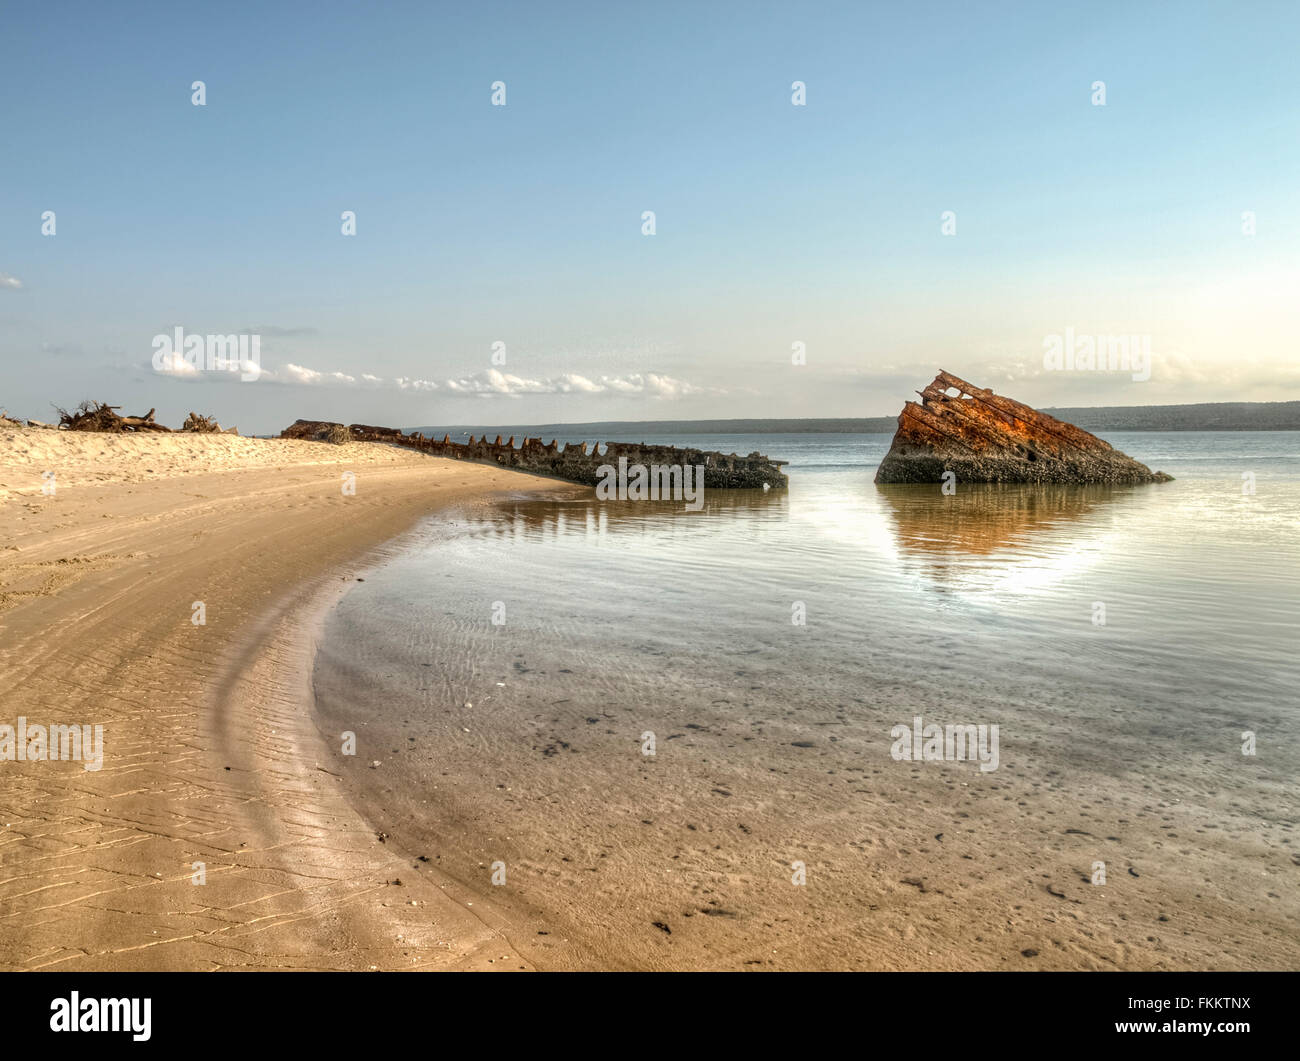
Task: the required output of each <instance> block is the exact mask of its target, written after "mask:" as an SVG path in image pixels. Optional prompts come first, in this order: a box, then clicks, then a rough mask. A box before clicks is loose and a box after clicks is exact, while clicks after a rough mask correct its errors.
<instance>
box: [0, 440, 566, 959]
mask: <svg viewBox="0 0 1300 1061" xmlns="http://www.w3.org/2000/svg"><path fill="white" fill-rule="evenodd" d="M47 471H53V472H54V473H55V479H54V481H55V484H56V490H55V493H54V494H53V495H52V496H50V495H47V494H43V493H42V485H43V484H45V483H48V479H45V478H43V473H45V472H47ZM344 471H352V472H353V473H354V474H355V476H356V492H355V495H354V496H350V497H345V496H343V494H342V490H341V477H342V473H343V472H344ZM555 488H556V484H555V483H553V482H550V481H546V480H541V479H535V478H533V477H530V476H523V475H519V474H516V473H509V472H504V471H497V470H495V469H493V468H490V467H486V466H479V465H462V464H459V463H458V462H455V461H444V460H438V459H435V458H429V457H424V456H422V455H419V454H413V453H408V452H405V451H400V450H397V449H393V448H389V447H384V446H377V445H361V444H353V445H348V446H344V447H335V446H329V445H325V444H320V443H310V442H288V441H282V440H255V439H240V438H234V437H230V436H153V435H144V436H136V435H132V436H107V435H93V434H85V435H74V434H71V433H67V432H54V431H41V430H34V429H18V428H11V427H9V426H7V425H6V426H4V427H3V428H0V687H3V688H4V690H5V697H4V704H5V710H4V712H3V715H2V716H0V723H7V724H9V725H16V721H17V719H18V717H20V716H22V717H25V718H26V719H27V720H28V722H29V724H41V725H51V724H76V725H97V724H98V725H102V726H103V734H104V737H103V740H104V755H103V765H102V768H101V769H99V770H93V771H91V770H86V769H85V768H84V765H83V764H82V763H79V762H72V761H67V762H16V761H13V762H0V968H3V969H9V970H23V969H56V970H75V969H108V970H123V969H363V970H364V969H418V968H442V967H453V968H470V969H494V968H498V969H499V968H519V967H521V966H527V965H528V963H527V962H526V961H525V960H523V959H521V958H520V957H519V956H518V954H517V953H516V951H515V949H514V947H513V946H512V945H511V943H510V942H509V941H508V940H507V939H506V938H505V936H504V935H503V933H502V931H501V930H500V927H499V925H498V924H497V923H496V922H495V921H494V919H493V916H492V913H491V911H490V910H487V909H485V908H484V906H483V904H482V903H478V904H476V905H475V906H470V905H467V903H473V898H472V897H471V898H469V899H468V900H467V899H466V898H465V897H464V896H462V895H461V893H460V892H459V890H458V889H457V887H456V886H455V885H454V883H452V882H450V881H449V880H448V879H443V878H440V877H439V876H438V875H436V874H433V873H427V872H426V873H424V874H419V875H417V874H415V873H413V872H412V871H411V868H410V866H409V865H408V864H407V863H406V862H405V861H404V860H403V859H402V858H401V857H400V856H399V855H398V854H396V853H395V851H394V850H393V848H391V847H390V846H388V845H386V844H385V843H383V842H381V841H380V839H379V838H378V836H377V833H376V830H375V829H374V828H373V827H372V826H371V825H370V824H368V823H367V822H366V821H365V820H364V819H363V818H362V817H361V815H360V814H359V813H358V812H357V811H356V810H355V809H354V808H353V807H352V806H351V805H350V804H349V802H348V801H347V800H346V799H345V798H344V796H343V794H342V793H341V791H340V779H339V777H338V776H337V774H336V773H335V772H332V771H331V770H330V769H329V768H328V767H327V766H326V763H327V761H328V759H329V758H330V753H329V751H328V750H327V749H326V748H325V747H324V746H323V744H322V741H321V737H320V734H319V731H318V730H317V728H316V726H315V724H314V722H313V720H312V718H311V713H310V701H309V696H310V686H309V680H308V679H309V673H310V665H311V660H312V654H313V648H314V638H315V636H316V632H317V630H318V628H319V623H320V619H321V617H322V616H323V614H324V613H325V611H327V610H328V608H329V607H330V606H331V605H332V603H333V602H334V601H336V600H337V599H338V597H339V595H340V594H341V592H342V591H343V590H344V589H346V588H347V586H349V585H351V584H353V583H352V580H353V579H354V578H356V577H358V576H357V572H358V571H359V570H360V566H359V565H361V564H362V563H363V562H365V561H366V560H367V559H373V558H375V557H376V556H378V555H382V550H380V551H379V552H377V551H376V550H377V547H378V546H379V545H380V543H392V542H394V541H396V540H400V535H401V534H402V533H403V532H405V531H406V530H408V528H410V527H411V526H412V524H413V523H414V522H415V521H417V520H418V519H420V518H421V517H425V516H428V515H429V514H430V513H432V512H435V511H437V510H439V509H440V508H441V507H442V506H444V505H448V504H452V503H455V504H458V505H462V506H463V505H471V506H472V505H474V504H476V503H480V502H482V501H483V500H484V499H487V498H490V497H492V496H495V495H497V494H498V493H499V492H501V491H507V490H508V491H512V492H518V491H546V490H552V489H555ZM390 547H391V546H390ZM195 602H203V604H204V607H205V609H206V615H205V619H206V622H205V624H204V625H194V624H193V623H192V621H191V619H192V616H193V614H194V604H195ZM198 863H201V864H202V865H201V866H197V865H196V864H198ZM200 873H202V874H203V875H204V877H205V883H203V884H202V885H199V884H196V883H195V880H196V876H197V875H198V874H200ZM399 881H400V883H398V882H399Z"/></svg>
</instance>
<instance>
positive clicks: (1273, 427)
mask: <svg viewBox="0 0 1300 1061" xmlns="http://www.w3.org/2000/svg"><path fill="white" fill-rule="evenodd" d="M1042 412H1045V413H1047V415H1048V416H1054V417H1056V419H1058V420H1065V421H1066V422H1068V423H1071V424H1074V425H1075V426H1076V427H1081V428H1083V429H1084V430H1085V431H1094V432H1095V431H1300V401H1295V402H1207V403H1202V404H1197V405H1132V406H1129V405H1117V406H1097V407H1093V408H1082V409H1061V408H1044V409H1043V410H1042ZM897 426H898V417H897V416H867V417H843V418H833V419H832V418H814V417H808V418H799V417H789V418H766V419H759V418H752V419H734V420H725V419H717V420H598V421H592V422H588V423H578V424H526V425H513V426H511V425H500V424H489V425H471V424H453V425H446V426H444V425H427V424H426V425H424V426H418V427H408V428H403V429H402V430H403V431H406V432H408V433H409V432H413V431H420V432H423V433H424V434H425V435H426V436H432V437H441V436H442V435H443V434H450V435H451V436H452V437H453V438H454V437H456V436H457V435H462V434H471V435H476V436H477V435H483V434H487V435H489V436H495V435H497V434H502V435H506V434H511V433H513V434H515V435H522V434H527V435H528V436H529V437H530V438H538V437H542V438H551V437H556V436H561V435H568V436H573V437H575V438H576V437H578V436H580V435H585V436H587V437H588V438H589V439H596V438H599V439H602V440H603V439H612V438H613V437H614V436H615V435H618V434H626V433H628V432H631V433H633V434H638V433H643V434H646V435H668V434H689V435H760V434H893V432H894V429H895V428H896V427H897Z"/></svg>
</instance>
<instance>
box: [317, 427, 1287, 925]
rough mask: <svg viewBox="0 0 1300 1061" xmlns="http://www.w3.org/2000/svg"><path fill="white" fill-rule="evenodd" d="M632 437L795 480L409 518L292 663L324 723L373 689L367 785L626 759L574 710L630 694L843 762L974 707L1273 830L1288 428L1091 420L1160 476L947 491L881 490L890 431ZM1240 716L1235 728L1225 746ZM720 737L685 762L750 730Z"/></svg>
mask: <svg viewBox="0 0 1300 1061" xmlns="http://www.w3.org/2000/svg"><path fill="white" fill-rule="evenodd" d="M637 441H641V440H640V439H638V440H637ZM644 441H647V442H655V441H663V442H673V443H677V444H686V445H694V446H698V447H700V448H705V449H718V450H721V451H723V452H731V451H735V452H738V453H742V454H743V453H748V452H750V451H752V450H759V451H761V452H763V453H765V454H767V455H769V456H772V457H777V458H782V459H786V460H789V461H790V465H789V467H788V469H787V471H788V472H789V475H790V489H789V491H788V493H778V492H772V493H767V494H763V493H751V492H747V491H746V492H730V493H728V492H722V491H718V492H713V493H710V494H707V495H706V503H705V506H704V508H703V510H702V511H700V512H698V513H692V512H687V511H684V506H683V505H682V504H680V503H649V502H641V503H636V502H623V503H607V504H603V505H602V504H600V503H597V502H595V501H591V500H587V499H586V498H579V499H569V500H545V501H535V500H517V501H512V502H507V503H504V504H502V505H500V506H499V508H498V509H497V510H496V511H495V512H494V513H493V514H491V515H488V516H485V517H482V518H473V519H469V518H455V517H450V518H449V517H447V516H446V515H444V516H440V517H438V518H437V519H434V520H431V521H430V522H429V523H428V524H427V525H426V526H425V527H424V528H423V530H422V531H421V534H420V536H419V537H418V540H417V541H416V542H415V544H414V545H413V546H412V547H411V548H410V549H409V550H408V551H407V552H405V553H404V554H403V555H401V556H400V557H399V558H397V559H396V560H394V561H393V562H391V563H389V564H387V565H386V566H385V567H383V568H382V569H381V570H379V571H377V572H374V573H373V574H371V575H370V576H368V578H367V581H366V582H365V583H364V584H362V585H359V586H358V587H357V589H356V590H354V591H353V592H352V593H351V594H350V595H349V596H348V598H347V599H346V600H345V601H344V603H343V604H342V606H341V607H340V608H339V610H338V611H337V613H336V614H335V615H334V617H333V619H332V620H331V622H330V624H329V627H328V630H327V634H326V638H325V643H324V646H323V648H322V651H321V654H320V656H319V657H318V661H317V671H316V682H317V692H318V698H319V701H320V710H321V712H322V715H323V717H324V718H325V719H326V720H327V723H328V724H329V725H330V726H334V725H336V724H337V725H343V724H345V723H347V722H349V720H354V719H356V718H357V717H358V713H359V712H361V713H367V712H368V714H366V720H365V722H364V724H365V725H367V726H371V727H373V730H372V733H373V735H374V743H375V744H376V745H377V746H380V747H381V751H382V753H383V754H379V753H376V754H375V758H380V759H384V760H385V771H389V770H391V772H390V773H387V774H386V778H385V785H386V789H385V791H386V793H387V798H389V799H395V800H400V799H401V798H402V797H403V795H405V796H406V797H407V798H408V799H412V798H413V794H414V792H415V791H416V790H421V791H422V792H423V796H422V800H423V799H426V798H428V797H429V792H428V791H425V790H426V789H427V787H428V785H429V781H430V778H433V777H439V776H442V777H449V776H450V777H454V776H457V775H456V771H457V769H458V766H457V763H461V762H462V761H463V759H464V757H465V756H466V755H471V754H472V756H473V760H474V767H473V770H472V771H470V773H471V775H477V776H481V778H482V782H483V787H484V792H485V793H486V792H487V791H488V790H490V789H491V788H492V787H494V786H497V787H502V788H504V783H501V782H500V781H499V777H500V776H507V777H511V778H513V783H514V785H516V786H519V787H523V788H528V787H530V786H532V787H536V786H539V785H540V786H542V787H545V786H546V784H547V783H548V782H547V781H546V780H544V779H545V778H546V777H547V776H550V778H551V779H552V780H554V778H555V777H557V776H559V775H557V774H555V773H554V771H555V770H558V769H560V767H562V766H567V768H568V769H569V770H571V771H572V770H576V769H578V767H576V766H574V765H572V764H574V763H576V762H578V761H579V760H576V759H565V758H564V757H565V755H566V753H574V752H579V751H584V752H587V753H588V755H589V756H590V754H591V753H592V752H593V751H594V752H595V754H597V755H601V756H606V757H608V756H613V755H616V754H622V753H621V752H619V751H615V750H601V749H602V748H603V746H602V745H598V744H594V743H593V740H592V739H591V738H592V737H593V735H594V734H595V733H596V732H597V731H598V730H599V731H600V732H601V733H603V734H609V735H610V736H609V737H608V740H610V741H614V742H618V741H622V742H628V741H632V742H635V741H636V740H637V739H638V735H639V734H640V732H641V726H642V725H649V723H647V722H643V721H642V719H643V717H645V718H649V717H650V716H651V715H654V716H655V717H656V718H658V723H657V724H658V725H660V726H661V727H665V728H667V729H669V730H671V731H672V732H674V733H678V734H679V735H680V734H684V733H687V732H688V730H687V727H689V726H694V727H695V728H696V729H701V728H702V729H706V730H707V729H708V728H709V727H710V726H712V727H714V728H715V729H718V728H719V727H721V728H725V727H726V726H728V725H733V726H734V725H735V724H736V723H737V722H738V721H740V720H750V719H760V720H766V721H767V722H768V723H769V724H779V725H783V726H785V727H787V728H786V730H784V731H783V732H784V733H785V735H786V736H787V737H790V736H797V735H798V734H799V733H801V732H807V733H815V734H816V736H817V737H818V739H821V738H822V737H823V736H824V735H825V734H827V733H835V732H838V733H840V736H839V737H830V738H829V739H830V740H831V741H845V742H847V743H842V744H837V745H836V746H835V747H836V748H837V749H841V750H844V749H850V748H852V752H851V754H850V753H849V752H848V751H845V752H844V754H845V755H846V756H847V758H845V759H843V760H842V761H839V762H837V763H836V764H835V765H836V766H837V768H847V767H846V764H848V763H851V762H872V763H877V762H880V761H882V760H887V759H888V748H889V743H890V741H889V735H888V734H889V729H890V727H891V726H892V725H893V724H895V723H898V722H905V723H906V722H910V720H911V718H912V716H913V715H914V714H922V715H924V716H928V717H930V718H933V719H934V720H935V721H938V722H941V723H942V722H951V721H960V722H990V723H999V724H1000V725H1001V726H1002V732H1003V737H1002V740H1003V749H1002V756H1003V760H1004V763H1006V764H1008V766H1009V767H1010V770H1009V773H1012V774H1014V772H1015V771H1016V769H1018V768H1019V769H1020V770H1021V774H1020V776H1022V777H1030V778H1033V779H1034V780H1032V781H1026V784H1027V785H1029V784H1050V785H1057V786H1059V785H1061V784H1064V785H1065V786H1066V787H1067V788H1069V787H1070V786H1075V787H1076V788H1077V789H1078V790H1079V791H1083V790H1085V789H1087V790H1088V791H1096V790H1102V791H1104V790H1105V789H1106V787H1107V786H1111V787H1114V786H1121V787H1120V788H1119V789H1116V790H1117V791H1121V790H1123V788H1122V786H1128V787H1129V790H1131V791H1132V793H1133V794H1134V795H1133V800H1134V801H1135V805H1136V801H1137V800H1138V799H1139V796H1138V795H1137V793H1138V792H1139V791H1140V790H1143V789H1145V790H1148V791H1149V790H1152V789H1153V788H1154V789H1155V790H1158V791H1159V792H1160V794H1161V796H1162V797H1163V798H1166V799H1168V800H1172V801H1173V802H1174V803H1177V802H1179V801H1180V800H1181V801H1185V802H1186V804H1187V805H1195V806H1198V807H1200V808H1202V809H1203V810H1205V812H1206V814H1207V816H1208V817H1207V821H1208V820H1211V819H1213V818H1214V816H1215V815H1216V814H1219V815H1222V814H1226V813H1228V812H1227V811H1226V810H1216V809H1215V807H1216V806H1220V804H1217V803H1216V802H1215V801H1216V800H1225V799H1226V801H1227V804H1223V806H1226V805H1231V806H1232V807H1234V808H1236V811H1235V812H1234V813H1237V812H1239V813H1241V814H1242V815H1243V817H1242V822H1243V823H1244V824H1242V826H1241V828H1242V829H1243V830H1245V831H1247V832H1248V831H1250V830H1251V829H1252V828H1254V826H1253V825H1252V824H1251V823H1256V822H1257V823H1259V826H1260V828H1265V827H1266V825H1267V826H1270V827H1277V828H1278V829H1280V830H1285V831H1288V838H1287V839H1286V840H1285V841H1277V842H1285V843H1287V844H1289V843H1290V839H1289V830H1290V828H1291V825H1292V823H1293V822H1294V821H1295V819H1296V804H1295V795H1294V794H1295V788H1294V782H1295V779H1296V775H1297V773H1298V772H1300V770H1298V768H1297V762H1300V760H1297V757H1296V752H1297V750H1300V730H1298V728H1297V725H1296V720H1297V698H1296V690H1297V665H1296V633H1297V602H1298V601H1300V472H1298V471H1297V469H1300V433H1280V432H1272V433H1249V434H1246V433H1223V434H1209V433H1169V434H1153V433H1134V434H1121V433H1116V434H1114V435H1111V436H1108V441H1110V442H1111V443H1112V444H1114V445H1115V446H1116V447H1117V448H1119V449H1121V450H1123V451H1124V452H1126V453H1128V454H1129V455H1131V456H1133V457H1135V458H1137V459H1138V460H1141V461H1143V462H1144V463H1146V464H1148V465H1149V466H1150V467H1152V468H1153V469H1159V470H1162V471H1166V472H1168V473H1170V474H1172V475H1173V476H1175V481H1174V482H1172V483H1167V484H1161V485H1152V486H1146V487H1126V488H1115V489H1109V488H1099V487H1097V488H1065V487H1042V486H1039V487H1032V488H1031V487H1025V488H1015V487H974V486H959V487H958V492H957V494H956V496H952V497H945V496H943V495H942V494H941V493H940V491H939V489H938V487H937V486H934V487H915V486H889V487H877V486H876V485H875V484H874V483H873V482H872V476H873V474H874V469H875V466H876V465H877V463H878V462H879V460H880V458H881V457H883V455H884V453H885V452H886V450H887V448H888V444H889V436H886V435H807V434H798V435H773V436H768V437H756V436H722V435H713V436H703V437H699V438H664V439H656V438H652V437H647V438H646V439H644ZM1243 472H1252V473H1254V477H1255V493H1254V494H1253V495H1249V494H1244V493H1243V490H1242V486H1243V478H1242V475H1243ZM797 602H800V603H802V605H803V607H804V608H805V609H806V625H802V626H800V625H794V624H793V623H792V608H793V607H794V606H795V605H796V603H797ZM1098 606H1104V609H1105V623H1104V625H1098V624H1096V623H1094V621H1093V619H1094V614H1095V613H1096V609H1097V607H1098ZM494 608H496V609H497V614H498V616H500V615H501V609H502V608H503V609H504V620H505V621H504V623H503V624H501V625H495V624H494V623H493V621H492V619H493V614H494ZM381 700H382V701H384V702H386V703H387V704H389V705H390V707H388V708H385V709H383V710H379V709H376V708H375V707H374V705H375V704H376V703H378V702H379V701H381ZM394 704H395V705H400V706H398V707H392V706H391V705H394ZM363 705H364V706H363ZM556 705H558V706H556ZM652 706H653V710H652ZM399 716H400V718H399ZM665 717H666V718H667V719H668V721H665V720H664V719H665ZM615 720H616V721H615ZM801 727H802V728H801ZM819 727H820V728H819ZM827 727H839V729H838V730H837V729H834V728H827ZM1244 730H1251V731H1254V732H1256V733H1257V734H1258V735H1259V736H1258V740H1259V742H1260V749H1261V754H1260V756H1259V757H1257V758H1256V759H1253V760H1251V761H1250V764H1249V765H1250V769H1249V770H1248V771H1243V770H1242V768H1241V767H1242V761H1243V757H1242V755H1241V740H1240V734H1241V733H1242V731H1244ZM466 735H469V736H466ZM665 736H667V735H665V734H662V733H661V737H660V739H661V740H662V739H664V737H665ZM584 738H587V739H585V740H584ZM743 739H744V740H750V739H751V738H750V737H745V738H743ZM466 740H472V746H466V745H465V744H464V742H465V741H466ZM739 741H740V738H737V741H736V742H735V743H734V748H735V749H737V750H734V751H732V752H726V751H719V750H715V757H714V758H713V759H712V760H711V765H709V766H701V767H700V769H701V770H704V771H708V770H709V769H711V768H714V767H715V766H716V764H718V763H719V761H720V760H719V759H718V758H716V755H718V754H721V755H724V756H725V755H728V754H730V755H733V756H735V757H737V759H739V758H740V757H743V756H744V755H746V754H749V752H748V751H747V750H746V749H745V747H744V746H743V745H742V744H740V743H739ZM786 743H789V742H788V741H787V742H786ZM453 747H454V748H455V749H457V750H456V751H454V752H453V751H451V750H450V749H451V748H453ZM617 747H619V746H618V745H617V743H616V744H614V745H610V749H615V748H617ZM417 748H418V749H419V750H418V752H417V751H416V749H417ZM521 750H527V751H528V752H531V753H535V755H536V756H537V757H538V761H539V764H540V765H538V766H537V767H536V768H535V771H534V772H533V773H529V772H528V771H527V770H523V769H516V767H515V765H514V764H516V763H517V760H518V757H519V755H520V754H521ZM393 753H399V754H397V755H396V756H394V755H393ZM362 757H363V758H367V759H368V758H370V755H369V754H368V753H367V754H364V755H363V756H362ZM706 762H710V760H706ZM557 763H559V766H557V765H556V764H557ZM1030 764H1032V769H1030ZM544 769H550V770H551V771H552V774H551V775H545V774H542V773H539V772H537V771H542V770H544ZM582 769H584V770H586V771H589V772H593V771H594V772H593V773H591V776H592V777H595V776H596V775H597V774H599V770H597V769H596V763H595V762H594V761H592V760H591V759H590V758H588V759H587V760H584V761H583V767H582ZM764 769H768V768H767V767H765V768H764ZM772 769H775V768H772ZM1027 769H1030V772H1029V773H1028V774H1026V773H1025V770H1027ZM822 772H823V773H825V772H826V771H824V770H823V771H822ZM831 772H834V771H831ZM810 777H811V775H810ZM1047 779H1050V780H1047ZM808 783H809V784H812V781H811V780H810V781H809V782H808ZM470 784H472V780H471V779H469V778H467V779H466V780H465V785H470ZM788 784H792V785H793V784H794V782H788ZM462 787H463V786H462ZM596 787H597V789H599V787H600V786H599V785H597V786H596ZM1225 793H1226V795H1225ZM796 794H797V791H796ZM444 798H445V799H446V800H448V801H451V802H449V803H444V804H443V805H442V806H441V807H438V800H434V799H429V800H428V802H429V805H430V807H431V808H435V807H436V808H437V809H436V810H435V809H431V810H430V811H429V812H428V813H429V814H431V815H447V816H448V817H454V816H456V815H459V816H460V818H461V819H462V820H468V818H470V817H473V812H472V810H471V805H472V804H473V802H474V799H475V797H474V796H472V795H471V794H470V793H467V792H464V791H462V792H460V793H459V794H458V796H457V797H455V798H453V796H451V795H450V794H448V795H446V796H445V797H444ZM483 798H484V799H486V798H487V796H486V795H483ZM595 798H596V800H597V805H598V803H599V800H600V799H609V798H612V796H610V794H609V793H608V792H607V793H606V794H605V796H600V793H599V791H598V792H597V793H596V796H595ZM1065 798H1067V799H1068V798H1069V797H1068V793H1067V795H1066V797H1065ZM455 799H459V800H460V801H461V802H460V804H459V805H458V806H459V809H458V810H457V809H456V808H457V804H456V802H455ZM553 802H556V805H557V808H558V806H559V801H553ZM1243 808H1245V809H1244V810H1243ZM556 813H557V816H558V817H557V825H556V828H557V829H559V828H572V829H574V830H578V829H580V827H581V826H582V822H577V821H573V822H564V823H563V825H561V824H559V823H560V821H561V819H562V817H563V815H562V814H560V812H559V811H558V809H557V812H556ZM575 813H576V812H575ZM585 813H587V815H588V819H589V818H590V815H591V814H593V813H596V812H595V811H594V810H588V811H587V812H585ZM413 814H414V815H415V816H418V814H416V813H415V812H413ZM586 824H587V826H590V824H591V823H590V821H589V820H588V821H587V823H586ZM1211 827H1213V826H1211ZM1115 828H1118V827H1115ZM536 842H537V841H536V838H534V840H532V841H528V842H526V844H525V846H527V843H534V844H535V843H536ZM1224 857H1225V858H1226V857H1227V856H1226V855H1225V856H1224ZM453 861H454V860H453ZM466 872H468V870H466ZM1049 901H1053V900H1049Z"/></svg>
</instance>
